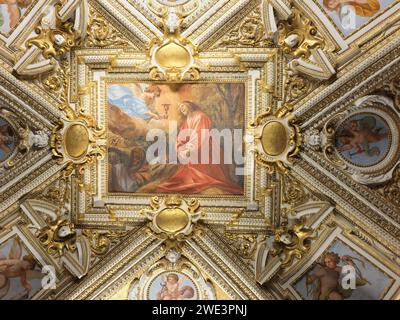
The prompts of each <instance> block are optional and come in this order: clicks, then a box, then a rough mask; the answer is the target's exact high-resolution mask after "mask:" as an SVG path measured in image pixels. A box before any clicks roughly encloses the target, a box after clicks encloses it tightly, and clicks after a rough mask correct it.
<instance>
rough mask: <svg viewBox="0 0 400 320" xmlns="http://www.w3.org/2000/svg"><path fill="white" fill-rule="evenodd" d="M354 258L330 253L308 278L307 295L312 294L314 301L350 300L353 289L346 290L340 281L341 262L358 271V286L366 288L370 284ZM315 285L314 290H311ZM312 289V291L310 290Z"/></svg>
mask: <svg viewBox="0 0 400 320" xmlns="http://www.w3.org/2000/svg"><path fill="white" fill-rule="evenodd" d="M354 260H357V259H356V258H354V257H350V256H342V257H340V256H339V255H338V254H337V253H334V252H328V253H326V254H325V255H324V256H323V259H322V263H318V264H317V265H316V267H315V268H314V269H313V271H312V273H311V274H308V275H307V277H306V286H307V295H309V294H310V293H312V296H313V298H314V300H344V299H348V298H350V296H351V294H352V292H353V289H344V288H343V287H342V286H341V284H340V282H339V280H340V278H341V274H342V267H341V266H339V263H340V262H343V263H344V264H347V265H350V266H352V267H354V268H355V269H356V273H357V277H356V286H357V287H359V286H364V285H366V284H367V283H368V284H370V283H369V282H368V280H367V279H365V278H364V277H363V276H362V274H361V271H360V269H359V268H358V267H357V266H356V264H355V263H354ZM310 285H313V286H312V288H309V286H310ZM310 289H311V290H310Z"/></svg>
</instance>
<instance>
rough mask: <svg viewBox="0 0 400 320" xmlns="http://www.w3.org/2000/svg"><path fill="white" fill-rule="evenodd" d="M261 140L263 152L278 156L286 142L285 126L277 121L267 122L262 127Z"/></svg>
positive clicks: (284, 147) (283, 149)
mask: <svg viewBox="0 0 400 320" xmlns="http://www.w3.org/2000/svg"><path fill="white" fill-rule="evenodd" d="M261 142H262V146H263V148H264V151H265V153H267V154H268V155H270V156H278V155H280V154H282V153H283V152H284V151H285V149H286V146H287V143H288V137H287V133H286V129H285V127H284V126H283V125H282V124H281V123H279V122H277V121H273V122H270V123H268V124H267V125H266V126H265V127H264V129H263V133H262V138H261Z"/></svg>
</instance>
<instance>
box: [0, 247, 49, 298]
mask: <svg viewBox="0 0 400 320" xmlns="http://www.w3.org/2000/svg"><path fill="white" fill-rule="evenodd" d="M21 256H22V247H21V243H20V242H19V241H18V239H14V240H13V244H12V246H11V249H10V251H9V253H8V257H7V258H6V257H3V256H0V299H2V298H4V297H5V296H6V295H7V294H8V293H9V291H10V280H11V279H13V278H19V279H20V282H21V285H22V287H23V288H24V289H25V291H24V292H23V293H22V294H19V298H28V297H29V295H30V292H31V291H32V286H31V284H30V283H29V280H32V279H39V278H42V276H43V275H42V273H41V272H40V271H36V270H34V269H35V266H36V261H35V259H34V257H33V256H32V255H26V256H23V257H21Z"/></svg>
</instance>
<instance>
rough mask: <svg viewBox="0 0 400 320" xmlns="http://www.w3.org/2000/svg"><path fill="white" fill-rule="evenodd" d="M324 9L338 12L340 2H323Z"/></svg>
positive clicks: (325, 0) (330, 0) (336, 0)
mask: <svg viewBox="0 0 400 320" xmlns="http://www.w3.org/2000/svg"><path fill="white" fill-rule="evenodd" d="M324 7H325V9H327V10H329V11H335V10H338V9H339V7H340V0H324Z"/></svg>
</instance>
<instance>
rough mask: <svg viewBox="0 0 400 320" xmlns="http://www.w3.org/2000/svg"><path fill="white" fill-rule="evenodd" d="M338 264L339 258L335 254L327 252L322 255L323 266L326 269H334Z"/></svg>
mask: <svg viewBox="0 0 400 320" xmlns="http://www.w3.org/2000/svg"><path fill="white" fill-rule="evenodd" d="M339 262H340V257H339V255H338V254H337V253H334V252H328V253H326V254H325V255H324V265H325V267H327V268H328V269H335V268H336V267H337V265H338V263H339Z"/></svg>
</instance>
